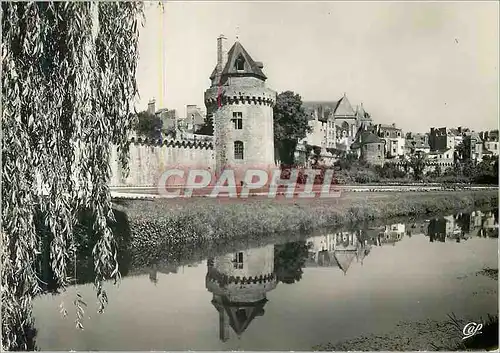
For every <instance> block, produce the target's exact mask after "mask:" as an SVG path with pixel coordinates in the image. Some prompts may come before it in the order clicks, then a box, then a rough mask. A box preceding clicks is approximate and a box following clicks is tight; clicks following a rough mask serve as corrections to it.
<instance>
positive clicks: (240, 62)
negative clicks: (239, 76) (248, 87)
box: [234, 55, 245, 71]
mask: <svg viewBox="0 0 500 353" xmlns="http://www.w3.org/2000/svg"><path fill="white" fill-rule="evenodd" d="M234 65H235V66H236V70H237V71H244V70H245V59H243V56H242V55H240V56H238V59H236V61H235V63H234Z"/></svg>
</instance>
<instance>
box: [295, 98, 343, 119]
mask: <svg viewBox="0 0 500 353" xmlns="http://www.w3.org/2000/svg"><path fill="white" fill-rule="evenodd" d="M337 104H338V102H336V101H330V102H329V101H324V102H321V101H304V102H302V107H303V108H304V111H305V112H306V115H307V116H308V118H309V120H313V119H314V113H315V112H316V111H317V112H318V120H319V121H322V122H326V121H327V120H328V117H329V115H330V114H333V112H334V111H335V108H336V107H337Z"/></svg>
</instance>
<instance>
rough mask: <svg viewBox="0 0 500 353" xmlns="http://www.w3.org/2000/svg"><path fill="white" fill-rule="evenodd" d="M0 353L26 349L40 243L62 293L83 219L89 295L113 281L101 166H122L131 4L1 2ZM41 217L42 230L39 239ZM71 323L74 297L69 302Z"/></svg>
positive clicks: (106, 171)
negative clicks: (112, 162)
mask: <svg viewBox="0 0 500 353" xmlns="http://www.w3.org/2000/svg"><path fill="white" fill-rule="evenodd" d="M1 7H2V13H1V15H2V218H1V220H2V224H1V240H2V254H1V266H2V274H1V278H2V288H1V295H2V310H1V314H2V332H1V334H2V346H3V348H4V349H8V350H19V349H20V350H26V349H29V348H30V347H29V344H28V343H27V340H26V339H25V337H26V335H27V334H28V333H27V331H28V328H30V327H34V326H33V317H32V313H31V312H32V299H33V298H34V296H36V295H37V293H39V292H40V285H39V284H40V283H39V279H38V276H37V271H36V264H37V261H38V260H39V259H38V257H39V256H40V252H41V247H42V244H49V245H48V248H49V250H50V259H49V260H50V267H51V271H52V272H53V274H54V277H55V280H56V281H57V284H58V286H59V287H60V288H63V289H64V288H66V287H67V286H68V285H69V283H70V281H71V277H70V275H71V273H70V272H69V270H68V268H69V267H70V266H69V265H70V263H71V261H72V259H73V258H74V251H75V250H74V249H75V240H74V236H73V233H74V232H73V229H74V227H75V224H76V223H77V218H78V214H79V212H80V211H81V210H85V212H89V213H90V215H91V217H92V223H93V231H94V233H95V235H96V236H97V239H98V240H97V242H96V244H95V246H94V248H93V260H94V273H95V282H94V284H95V288H96V293H97V297H98V303H99V305H100V307H99V310H101V311H102V310H103V309H104V307H105V305H106V303H107V297H106V292H105V291H104V288H103V281H105V280H109V279H115V280H118V279H119V276H120V274H119V272H118V264H117V260H116V244H115V239H114V237H113V233H112V231H111V230H110V227H109V224H110V223H109V222H111V221H112V218H113V212H112V208H111V196H110V190H109V188H108V181H109V179H110V173H111V172H110V166H109V159H110V156H111V149H112V148H113V145H115V146H118V156H119V159H120V162H121V165H122V167H123V168H124V169H125V170H127V159H128V150H127V135H128V131H129V129H130V128H131V126H132V125H133V124H134V123H135V122H134V121H132V120H133V118H131V116H133V115H132V114H131V111H132V110H133V107H132V104H133V98H134V97H135V96H136V94H137V86H136V81H135V73H136V66H137V59H138V37H139V27H140V25H141V22H142V20H143V19H144V15H143V4H142V3H140V2H100V3H90V2H31V3H24V2H23V3H21V2H2V4H1ZM40 220H41V223H42V226H43V228H44V231H43V232H40V229H39V224H40ZM75 303H76V304H77V309H78V313H77V317H81V298H80V295H79V294H78V295H77V298H75Z"/></svg>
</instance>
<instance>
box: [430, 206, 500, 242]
mask: <svg viewBox="0 0 500 353" xmlns="http://www.w3.org/2000/svg"><path fill="white" fill-rule="evenodd" d="M427 235H428V236H429V239H430V241H431V242H434V241H438V242H443V243H444V242H445V241H446V239H448V240H451V241H453V240H455V241H456V242H457V243H460V242H461V241H465V240H467V239H469V238H471V237H489V238H498V211H496V212H491V211H490V212H481V211H474V212H471V213H458V214H455V215H449V216H446V217H439V218H433V219H431V220H430V221H429V225H428V234H427Z"/></svg>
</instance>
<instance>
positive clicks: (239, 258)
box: [34, 211, 498, 351]
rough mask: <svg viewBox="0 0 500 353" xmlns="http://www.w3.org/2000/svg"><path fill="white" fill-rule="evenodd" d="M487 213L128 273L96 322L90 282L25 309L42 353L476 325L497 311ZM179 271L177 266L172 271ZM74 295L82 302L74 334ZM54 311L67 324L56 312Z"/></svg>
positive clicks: (276, 342) (494, 226)
mask: <svg viewBox="0 0 500 353" xmlns="http://www.w3.org/2000/svg"><path fill="white" fill-rule="evenodd" d="M497 215H498V211H495V212H484V211H483V212H481V211H476V212H472V213H467V214H465V213H461V214H455V215H450V216H447V217H435V218H429V219H427V220H422V221H418V222H416V221H412V220H409V219H408V220H406V221H399V222H401V223H391V224H387V225H385V226H377V227H375V226H374V227H370V226H363V227H361V228H360V229H354V230H353V229H351V230H335V231H331V232H328V231H321V232H316V233H315V234H312V235H311V236H310V237H304V238H303V239H302V240H299V241H295V242H292V243H280V244H273V243H269V244H262V245H260V246H258V247H253V248H241V249H239V250H238V251H231V252H229V253H226V254H224V253H216V254H211V255H209V256H211V257H208V258H206V259H204V260H202V261H191V259H190V258H189V256H187V257H186V258H184V259H181V260H182V261H181V262H178V261H177V262H176V263H169V262H168V261H166V259H159V261H157V262H155V265H154V266H149V267H144V268H135V269H131V270H130V271H128V274H127V276H125V277H124V278H123V279H122V281H121V283H120V285H119V286H114V285H112V284H107V285H106V288H107V291H108V297H109V304H108V307H107V309H106V311H105V312H104V313H102V314H98V313H97V304H96V303H95V299H94V298H95V291H94V288H93V286H92V284H82V285H78V286H74V287H71V288H69V289H68V291H66V292H65V293H64V294H58V295H51V294H46V295H43V296H41V297H39V298H37V299H36V301H35V304H34V315H35V320H36V328H37V335H36V344H37V346H38V348H39V349H41V350H77V351H81V350H143V351H149V350H170V351H174V350H283V351H288V350H295V351H298V350H311V348H312V347H313V346H315V345H317V344H322V343H326V342H336V341H343V340H348V339H352V338H355V337H358V336H361V335H366V334H377V333H383V332H386V331H388V330H390V329H392V328H393V327H394V326H395V325H396V324H397V323H398V322H401V321H422V320H426V319H434V320H446V319H447V315H448V314H452V313H453V314H455V315H456V316H457V317H470V318H473V319H478V318H479V317H485V316H486V315H487V314H488V313H491V314H494V313H497V312H498V293H497V286H498V284H497V281H495V280H494V279H491V278H489V277H486V276H483V275H477V272H478V271H481V270H482V269H484V268H495V269H496V268H498V259H497V256H498V255H497V252H498V244H497V242H498V219H497V217H498V216H497ZM181 263H182V264H181ZM77 291H78V292H79V293H81V295H82V296H83V298H85V299H86V300H87V302H88V307H87V308H86V311H85V319H84V322H83V324H84V329H83V330H79V329H77V328H76V327H75V323H74V321H75V308H74V306H73V304H72V301H73V300H74V299H75V296H76V293H77ZM62 302H64V305H65V307H66V309H67V310H68V316H66V317H64V316H63V315H62V314H61V313H60V309H59V306H60V304H61V303H62Z"/></svg>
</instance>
